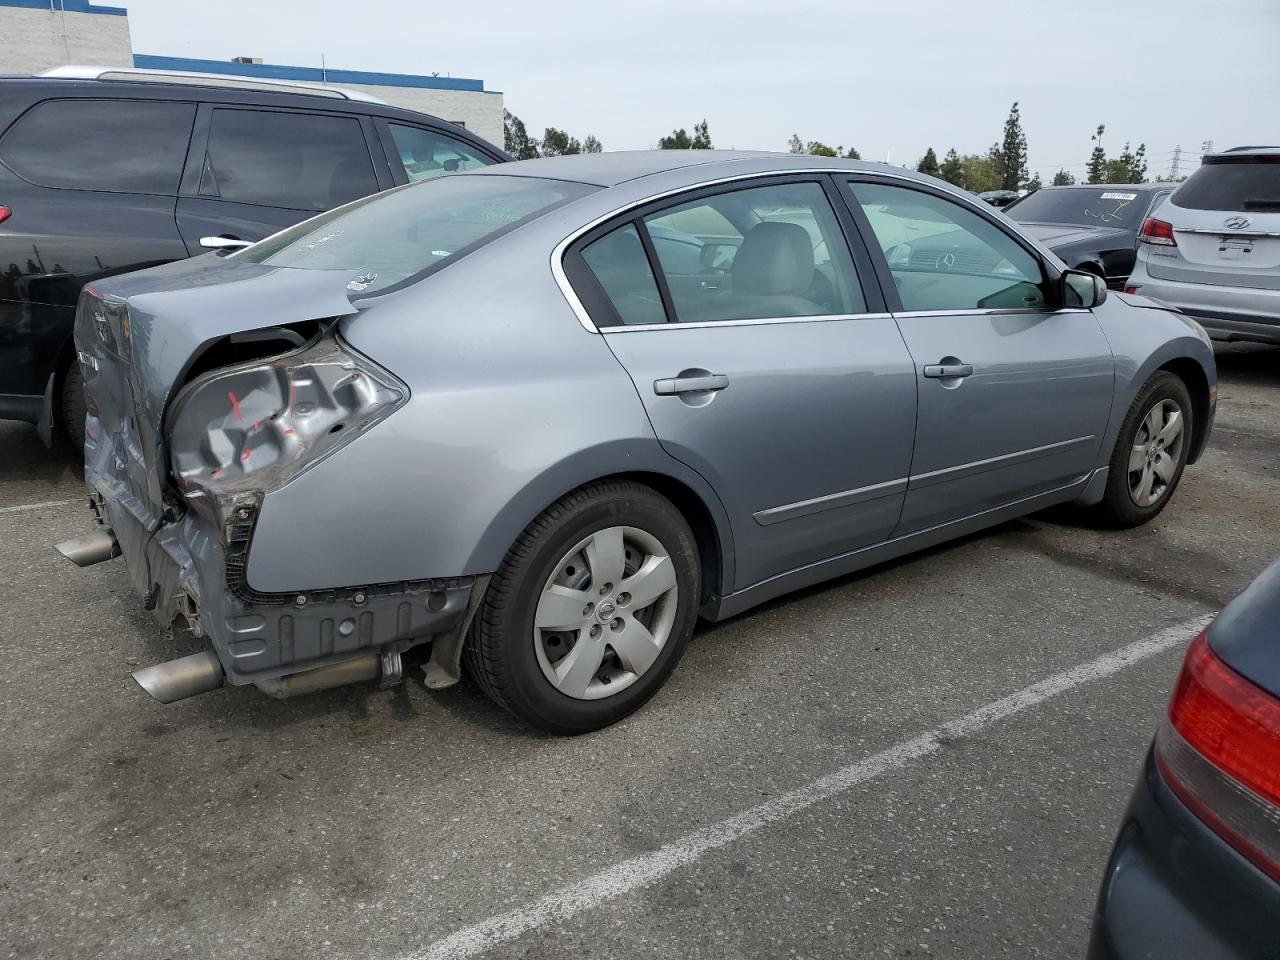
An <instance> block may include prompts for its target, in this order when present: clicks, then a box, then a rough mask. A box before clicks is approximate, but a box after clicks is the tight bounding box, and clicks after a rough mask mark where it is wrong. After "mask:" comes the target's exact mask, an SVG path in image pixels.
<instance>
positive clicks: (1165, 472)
mask: <svg viewBox="0 0 1280 960" xmlns="http://www.w3.org/2000/svg"><path fill="white" fill-rule="evenodd" d="M1184 421H1185V418H1184V417H1183V416H1182V408H1181V407H1179V406H1178V405H1177V403H1175V402H1174V401H1172V400H1161V401H1159V402H1158V403H1157V404H1156V405H1155V406H1153V407H1152V408H1151V409H1150V410H1148V411H1147V415H1146V416H1145V417H1143V418H1142V422H1141V423H1140V424H1139V425H1138V433H1137V436H1135V437H1134V439H1133V449H1132V450H1130V451H1129V496H1130V497H1132V498H1133V502H1134V503H1136V504H1137V505H1138V506H1140V507H1149V506H1151V505H1152V504H1153V503H1156V502H1158V501H1159V500H1160V499H1161V498H1162V497H1164V496H1166V495H1167V494H1168V493H1169V490H1170V486H1169V485H1170V484H1171V483H1172V482H1173V475H1174V473H1175V472H1176V471H1177V469H1178V462H1179V461H1180V460H1181V459H1182V441H1183V429H1182V428H1183V426H1184Z"/></svg>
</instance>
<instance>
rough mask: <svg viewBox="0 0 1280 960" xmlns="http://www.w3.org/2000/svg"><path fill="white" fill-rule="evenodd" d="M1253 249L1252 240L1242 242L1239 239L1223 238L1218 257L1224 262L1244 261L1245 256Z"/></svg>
mask: <svg viewBox="0 0 1280 960" xmlns="http://www.w3.org/2000/svg"><path fill="white" fill-rule="evenodd" d="M1252 249H1253V241H1252V240H1241V239H1239V238H1238V237H1222V238H1221V239H1220V240H1219V241H1218V257H1219V258H1220V259H1222V260H1243V259H1244V255H1245V254H1246V253H1248V252H1249V251H1250V250H1252Z"/></svg>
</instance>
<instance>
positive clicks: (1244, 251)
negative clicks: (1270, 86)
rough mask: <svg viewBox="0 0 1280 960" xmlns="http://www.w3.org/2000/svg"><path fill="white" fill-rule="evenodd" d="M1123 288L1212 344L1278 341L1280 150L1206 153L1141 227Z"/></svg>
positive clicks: (1279, 335)
mask: <svg viewBox="0 0 1280 960" xmlns="http://www.w3.org/2000/svg"><path fill="white" fill-rule="evenodd" d="M1138 239H1139V240H1140V241H1141V242H1140V243H1139V244H1138V262H1137V264H1136V265H1135V267H1134V270H1133V273H1132V274H1131V275H1130V277H1129V281H1128V283H1127V284H1126V285H1125V289H1126V290H1130V291H1133V292H1139V293H1142V294H1144V295H1145V296H1149V297H1154V298H1156V299H1159V300H1162V301H1164V302H1165V303H1168V304H1172V305H1173V306H1175V307H1177V308H1179V309H1180V310H1182V311H1184V312H1186V313H1188V314H1190V315H1191V316H1193V317H1195V318H1196V319H1197V320H1198V321H1199V322H1200V323H1201V324H1203V325H1204V328H1205V329H1206V330H1208V331H1209V335H1210V336H1211V337H1213V338H1214V339H1216V340H1253V341H1257V342H1260V343H1277V344H1280V147H1242V148H1239V149H1236V150H1228V151H1227V152H1225V153H1215V154H1209V155H1207V156H1206V157H1205V158H1204V162H1203V164H1202V165H1201V166H1200V168H1199V169H1197V170H1196V172H1195V173H1193V174H1192V175H1191V176H1190V177H1188V178H1187V180H1186V182H1185V183H1183V184H1182V185H1181V186H1180V187H1178V189H1177V190H1176V191H1174V193H1173V195H1172V196H1170V197H1169V198H1168V200H1166V201H1165V202H1164V203H1163V204H1162V205H1161V206H1160V207H1159V208H1157V209H1156V210H1154V211H1153V212H1152V215H1151V216H1150V217H1148V218H1147V220H1146V221H1145V222H1144V223H1143V225H1142V229H1141V231H1140V232H1139V235H1138Z"/></svg>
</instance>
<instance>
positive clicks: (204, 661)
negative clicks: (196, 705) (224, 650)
mask: <svg viewBox="0 0 1280 960" xmlns="http://www.w3.org/2000/svg"><path fill="white" fill-rule="evenodd" d="M133 679H134V680H137V681H138V686H140V687H141V688H142V689H143V690H145V691H147V693H149V694H151V696H153V697H155V698H156V699H157V700H159V701H160V702H161V703H174V702H175V701H178V700H185V699H187V697H194V696H195V695H196V694H197V693H208V692H209V691H210V690H216V689H218V687H220V686H222V664H220V663H219V662H218V655H217V654H215V653H214V652H213V651H212V650H204V651H202V652H200V653H193V654H192V655H191V656H189V657H179V658H178V659H177V660H169V661H167V662H166V663H157V664H156V665H155V666H153V667H143V668H142V669H141V670H135V671H134V673H133Z"/></svg>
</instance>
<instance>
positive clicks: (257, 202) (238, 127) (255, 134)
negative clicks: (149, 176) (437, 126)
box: [177, 104, 388, 255]
mask: <svg viewBox="0 0 1280 960" xmlns="http://www.w3.org/2000/svg"><path fill="white" fill-rule="evenodd" d="M366 127H367V121H366V120H365V118H363V117H361V116H359V115H356V114H342V113H322V112H318V111H302V110H281V109H273V108H266V107H240V106H229V105H222V104H206V105H204V106H203V107H202V108H201V115H200V123H199V126H198V132H197V135H196V137H195V138H194V140H193V142H192V150H191V157H190V159H189V160H188V162H187V172H186V175H185V176H184V177H183V181H182V195H181V196H180V197H179V198H178V205H177V222H178V229H179V230H180V231H181V233H182V239H183V240H184V241H185V242H186V246H187V249H188V250H189V251H190V252H191V254H192V255H195V254H198V253H202V252H204V250H203V249H202V248H201V246H200V239H201V237H208V236H221V237H229V238H231V239H235V240H248V241H256V240H261V239H262V238H263V237H266V236H269V235H270V234H273V233H275V232H277V231H278V230H282V229H284V228H285V227H289V226H292V225H293V224H295V223H298V222H299V221H302V220H306V219H307V218H308V217H312V216H315V215H316V214H317V213H322V212H323V211H325V210H329V209H331V208H333V207H336V206H340V205H342V204H344V203H349V202H350V201H352V200H357V199H359V198H360V197H363V196H367V195H368V194H371V193H376V192H377V191H378V190H380V189H382V187H383V186H386V185H388V184H383V183H379V180H378V177H377V174H376V172H375V169H374V164H373V155H372V154H371V153H370V149H369V147H370V143H369V139H368V134H367V133H366ZM368 129H369V132H370V133H371V129H372V128H371V127H369V128H368Z"/></svg>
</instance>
